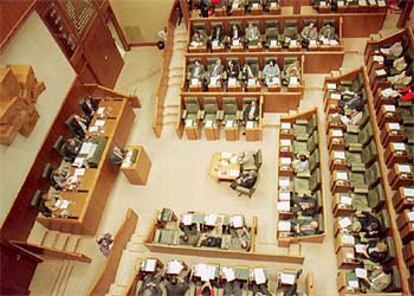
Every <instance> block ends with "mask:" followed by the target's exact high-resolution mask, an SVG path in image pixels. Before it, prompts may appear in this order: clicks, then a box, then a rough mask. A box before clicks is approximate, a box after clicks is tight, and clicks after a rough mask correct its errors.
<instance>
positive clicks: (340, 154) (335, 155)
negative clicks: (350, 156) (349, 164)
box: [333, 151, 345, 159]
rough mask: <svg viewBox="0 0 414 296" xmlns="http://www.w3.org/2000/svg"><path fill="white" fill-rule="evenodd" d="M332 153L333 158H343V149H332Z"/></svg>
mask: <svg viewBox="0 0 414 296" xmlns="http://www.w3.org/2000/svg"><path fill="white" fill-rule="evenodd" d="M333 155H334V158H335V159H345V151H334V152H333Z"/></svg>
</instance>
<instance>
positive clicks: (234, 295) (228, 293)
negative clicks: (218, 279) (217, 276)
mask: <svg viewBox="0 0 414 296" xmlns="http://www.w3.org/2000/svg"><path fill="white" fill-rule="evenodd" d="M241 286H242V283H241V282H240V281H239V280H237V279H234V280H232V281H226V283H225V284H224V292H223V295H224V296H242V294H243V293H242V288H241Z"/></svg>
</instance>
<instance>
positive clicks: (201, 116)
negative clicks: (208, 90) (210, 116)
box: [197, 110, 206, 120]
mask: <svg viewBox="0 0 414 296" xmlns="http://www.w3.org/2000/svg"><path fill="white" fill-rule="evenodd" d="M205 115H206V111H204V110H198V112H197V119H198V120H201V119H203V118H204V116H205Z"/></svg>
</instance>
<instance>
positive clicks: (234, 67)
mask: <svg viewBox="0 0 414 296" xmlns="http://www.w3.org/2000/svg"><path fill="white" fill-rule="evenodd" d="M239 73H240V66H239V63H236V61H234V60H230V61H228V63H227V77H228V78H234V79H238V78H239Z"/></svg>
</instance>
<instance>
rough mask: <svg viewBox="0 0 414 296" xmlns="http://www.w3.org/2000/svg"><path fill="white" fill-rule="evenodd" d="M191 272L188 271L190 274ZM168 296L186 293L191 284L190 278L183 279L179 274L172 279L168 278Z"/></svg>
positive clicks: (181, 295)
mask: <svg viewBox="0 0 414 296" xmlns="http://www.w3.org/2000/svg"><path fill="white" fill-rule="evenodd" d="M189 275H190V273H188V276H189ZM164 287H165V290H166V291H167V296H184V295H186V293H187V291H188V288H189V285H188V278H187V279H182V278H181V277H179V276H173V277H171V279H166V280H165V284H164Z"/></svg>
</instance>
